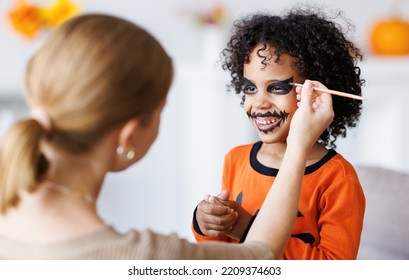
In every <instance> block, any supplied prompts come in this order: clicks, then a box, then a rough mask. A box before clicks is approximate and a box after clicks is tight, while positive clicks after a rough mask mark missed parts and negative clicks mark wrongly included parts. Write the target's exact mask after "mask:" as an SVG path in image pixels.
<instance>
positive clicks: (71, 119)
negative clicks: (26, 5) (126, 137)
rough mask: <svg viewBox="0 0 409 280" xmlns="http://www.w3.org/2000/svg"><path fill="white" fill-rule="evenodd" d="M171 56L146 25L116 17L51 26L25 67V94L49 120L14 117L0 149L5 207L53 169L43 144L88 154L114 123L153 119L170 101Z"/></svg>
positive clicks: (0, 206)
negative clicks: (154, 112) (166, 99)
mask: <svg viewBox="0 0 409 280" xmlns="http://www.w3.org/2000/svg"><path fill="white" fill-rule="evenodd" d="M172 77H173V68H172V61H171V59H170V58H169V56H168V55H167V53H166V52H165V50H164V49H163V47H162V46H161V44H160V43H159V42H158V41H157V40H156V39H155V38H154V37H153V36H151V35H150V34H149V33H148V32H147V31H145V30H144V29H143V28H141V27H139V26H137V25H135V24H133V23H131V22H129V21H127V20H124V19H120V18H117V17H114V16H109V15H102V14H87V15H80V16H78V17H75V18H73V19H71V20H69V21H67V22H66V23H64V24H63V25H61V26H60V27H58V28H57V29H56V30H54V31H53V32H52V33H51V34H50V36H49V37H48V39H47V40H46V42H45V43H44V45H43V46H42V47H41V48H40V49H39V50H38V51H37V52H36V53H35V54H34V56H33V57H32V58H31V60H30V61H29V63H28V65H27V69H26V76H25V85H26V99H27V102H28V104H29V105H30V107H31V108H41V110H42V111H43V112H45V113H46V114H47V116H48V118H49V121H50V123H49V125H47V126H44V124H43V123H40V122H39V121H37V120H35V119H26V120H21V121H18V122H16V123H15V124H14V125H13V126H12V127H11V128H10V129H9V131H8V132H7V133H6V134H5V135H4V138H3V139H2V143H1V146H0V184H1V185H0V212H2V213H5V212H6V211H7V209H8V208H9V207H11V206H15V205H16V204H17V203H18V201H19V196H18V193H19V192H20V191H21V190H27V191H34V188H35V186H36V185H37V183H38V182H39V181H40V180H41V179H42V177H43V175H44V174H45V173H46V171H47V168H48V162H47V160H46V159H45V157H44V155H43V154H42V153H41V149H40V141H41V140H42V139H45V138H46V139H47V141H51V142H52V143H53V144H55V145H58V146H59V147H61V148H63V149H66V150H67V151H70V152H73V153H79V152H84V151H87V150H88V149H89V148H90V147H91V146H92V145H93V144H94V143H96V141H98V140H99V139H100V138H101V137H102V136H103V135H104V134H105V133H106V132H108V131H109V130H111V129H112V128H114V127H116V126H118V125H120V124H122V123H124V122H126V121H127V120H129V119H131V118H134V117H137V118H140V119H141V120H144V121H149V116H150V114H151V113H152V111H153V110H154V109H155V108H156V107H157V106H158V105H159V104H160V103H161V102H162V101H163V100H164V98H166V95H167V92H168V90H169V88H170V85H171V81H172Z"/></svg>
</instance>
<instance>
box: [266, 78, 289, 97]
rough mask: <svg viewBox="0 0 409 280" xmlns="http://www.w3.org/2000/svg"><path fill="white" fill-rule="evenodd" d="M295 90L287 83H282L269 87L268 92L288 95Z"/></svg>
mask: <svg viewBox="0 0 409 280" xmlns="http://www.w3.org/2000/svg"><path fill="white" fill-rule="evenodd" d="M292 89H293V86H290V85H289V84H288V82H287V81H280V82H276V83H273V84H271V85H269V86H268V88H267V91H268V92H269V93H272V94H280V95H283V94H287V93H289V92H290V91H291V90H292Z"/></svg>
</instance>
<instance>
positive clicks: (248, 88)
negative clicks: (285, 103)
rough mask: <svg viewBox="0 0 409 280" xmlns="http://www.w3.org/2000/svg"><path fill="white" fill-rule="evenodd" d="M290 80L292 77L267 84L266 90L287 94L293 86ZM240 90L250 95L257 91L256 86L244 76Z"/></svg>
mask: <svg viewBox="0 0 409 280" xmlns="http://www.w3.org/2000/svg"><path fill="white" fill-rule="evenodd" d="M292 82H293V77H291V78H289V79H287V80H283V81H277V82H273V83H271V84H269V85H268V86H267V92H269V93H271V94H277V95H285V94H288V93H289V92H290V91H291V90H292V89H293V87H294V86H293V85H291V84H290V83H292ZM242 90H243V93H244V94H245V95H252V94H256V93H257V92H258V89H257V87H256V86H255V85H254V84H253V83H252V82H250V81H249V80H247V79H246V78H244V82H243V86H242Z"/></svg>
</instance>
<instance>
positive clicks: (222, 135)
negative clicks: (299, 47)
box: [0, 0, 409, 239]
mask: <svg viewBox="0 0 409 280" xmlns="http://www.w3.org/2000/svg"><path fill="white" fill-rule="evenodd" d="M12 2H13V1H11V0H2V1H0V105H2V108H3V109H1V110H0V130H1V131H4V129H5V128H6V127H7V125H8V124H9V123H10V122H12V121H13V120H15V119H16V118H19V117H22V116H24V115H25V114H26V111H25V108H24V106H23V105H21V96H22V89H23V86H22V76H23V71H24V66H25V64H26V62H27V59H28V58H29V57H30V55H31V54H32V53H33V52H34V51H35V50H36V48H37V47H38V46H39V45H40V44H41V43H42V41H43V39H44V36H46V34H43V35H42V36H41V37H40V38H38V39H36V40H35V41H27V40H24V39H22V38H21V37H20V36H18V35H17V34H16V33H14V32H13V31H11V28H10V26H9V23H8V22H7V21H6V16H5V13H6V12H7V11H8V10H9V9H10V8H11V7H12ZM29 2H32V3H47V2H50V1H46V0H38V1H36V0H32V1H29ZM77 2H79V3H81V4H82V6H83V8H84V11H86V12H106V13H111V14H115V15H119V16H122V17H125V18H127V19H130V20H132V21H134V22H136V23H138V24H140V25H142V26H143V27H145V28H146V29H147V30H149V31H151V32H152V33H153V34H154V35H155V36H156V37H157V38H158V39H159V41H160V42H161V43H163V44H164V46H165V48H166V49H167V51H168V52H169V53H170V55H171V56H172V57H173V58H174V62H175V65H176V77H175V81H174V84H173V86H172V89H171V92H170V94H169V98H168V105H167V107H166V108H165V111H164V113H163V116H162V126H161V131H160V135H159V137H158V139H157V141H156V142H155V144H154V145H153V147H152V149H151V150H150V151H149V153H148V155H147V156H146V157H145V158H144V159H143V160H142V161H141V162H140V163H138V164H136V165H135V166H134V167H132V168H130V169H129V170H127V171H125V172H122V173H119V174H110V175H109V176H108V177H107V179H106V182H105V185H104V188H103V192H102V194H101V196H100V199H99V202H98V209H99V212H100V213H101V215H102V217H103V218H104V219H105V220H106V221H107V223H110V224H113V225H114V226H115V227H116V228H117V229H118V230H120V231H126V230H128V229H130V228H136V229H139V230H142V229H145V228H151V229H154V230H155V231H157V232H162V233H170V232H173V231H176V232H177V233H179V234H180V235H181V236H182V237H186V238H188V239H192V235H191V232H190V223H191V217H192V211H193V209H194V207H195V205H196V204H197V203H198V202H199V200H200V199H202V197H203V196H204V195H205V194H206V193H212V194H216V193H217V192H218V191H219V189H220V182H221V170H222V162H223V156H224V154H225V153H226V152H227V151H228V150H229V149H230V148H232V147H234V146H235V145H239V144H244V143H247V142H250V141H253V140H256V139H257V137H256V135H255V134H254V131H253V129H252V127H251V126H250V125H249V123H248V121H247V118H246V116H245V114H244V112H243V110H242V108H241V107H240V99H239V98H238V97H236V96H234V95H233V94H228V93H227V92H226V86H225V85H226V84H227V83H228V75H227V73H224V72H222V71H221V70H220V69H219V68H215V66H214V63H213V62H214V61H215V60H216V59H217V55H218V53H219V51H220V50H221V49H222V48H223V43H224V42H225V40H226V38H227V34H228V27H229V26H230V24H231V21H232V20H233V19H234V18H237V17H238V16H241V15H244V14H247V13H250V12H254V11H269V10H271V11H274V12H278V11H281V10H282V8H284V7H290V6H291V4H293V3H295V2H297V1H291V0H276V1H273V0H247V1H246V0H231V1H227V0H226V1H219V2H221V3H224V4H225V5H226V6H227V7H228V11H229V16H230V17H229V18H228V20H227V21H226V23H225V26H222V27H220V28H203V27H200V26H197V25H196V24H195V23H194V21H193V19H191V18H189V17H188V16H186V13H185V11H186V10H189V9H194V10H205V9H207V8H209V7H210V6H211V5H212V4H213V3H214V2H216V1H210V0H200V1H199V0H195V1H188V0H162V1H161V0H149V1H147V0H138V1H136V0H134V1H132V0H120V1H109V0H82V1H81V0H77ZM393 2H394V1H392V0H390V1H387V0H381V1H372V0H361V1H355V0H344V1H335V0H332V1H323V2H322V3H324V5H325V6H327V8H328V9H329V10H333V9H340V10H343V11H344V12H345V13H346V16H347V18H349V19H350V20H352V22H353V23H354V24H355V27H356V30H355V33H352V35H353V39H354V40H355V41H356V42H357V43H358V44H359V45H360V46H361V48H362V50H363V51H364V52H365V55H366V58H365V61H364V62H363V63H362V65H361V67H362V73H363V78H365V79H366V80H367V85H366V86H365V87H364V91H363V94H364V96H365V97H367V100H366V101H365V103H364V111H363V115H362V119H361V122H360V124H359V127H357V128H355V129H353V130H351V131H350V133H349V135H348V138H347V139H345V140H343V141H340V142H339V147H338V152H340V153H342V154H343V155H344V156H345V157H346V158H347V159H349V160H350V161H351V162H352V163H353V164H365V165H378V166H384V167H387V168H392V169H396V170H401V171H405V172H409V150H408V148H407V144H406V143H408V142H409V141H408V140H409V132H408V126H409V123H408V122H409V121H408V120H409V113H408V110H407V109H406V107H407V104H409V97H408V96H409V95H408V89H407V86H405V83H407V80H408V78H409V58H408V57H400V58H394V59H392V58H379V57H374V56H373V55H372V54H371V53H370V50H369V48H368V38H369V32H370V29H371V26H372V25H373V23H374V22H375V21H376V20H378V19H380V18H383V17H386V16H388V15H389V14H390V11H391V6H392V3H393ZM402 3H403V4H404V5H403V6H402V7H403V8H402V9H401V10H400V11H401V13H402V15H403V16H405V17H407V18H408V17H409V0H405V1H402Z"/></svg>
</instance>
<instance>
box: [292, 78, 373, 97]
mask: <svg viewBox="0 0 409 280" xmlns="http://www.w3.org/2000/svg"><path fill="white" fill-rule="evenodd" d="M288 84H289V85H290V86H297V87H303V86H304V85H303V84H297V83H293V82H289V83H288ZM313 89H314V90H316V91H321V92H325V93H329V94H333V95H338V96H343V97H347V98H352V99H358V100H364V99H365V98H364V97H362V96H358V95H355V94H351V93H346V92H342V91H337V90H332V89H325V88H319V87H313Z"/></svg>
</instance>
